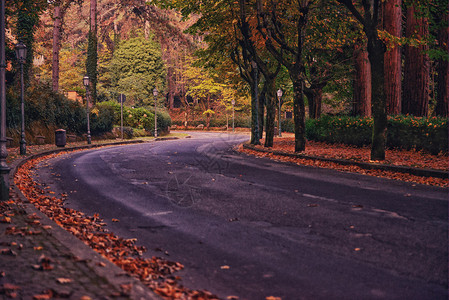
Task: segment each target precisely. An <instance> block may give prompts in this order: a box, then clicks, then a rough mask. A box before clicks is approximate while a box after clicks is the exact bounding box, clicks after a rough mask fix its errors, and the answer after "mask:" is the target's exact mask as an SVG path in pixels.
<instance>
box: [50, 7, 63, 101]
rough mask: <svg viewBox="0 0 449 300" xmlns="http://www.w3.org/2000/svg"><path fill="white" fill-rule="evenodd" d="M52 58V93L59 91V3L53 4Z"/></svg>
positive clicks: (60, 15)
mask: <svg viewBox="0 0 449 300" xmlns="http://www.w3.org/2000/svg"><path fill="white" fill-rule="evenodd" d="M53 18H54V23H53V58H52V75H51V82H52V83H51V86H52V89H53V91H55V92H57V91H58V90H59V50H60V48H61V26H62V22H61V18H62V14H61V3H60V2H58V3H56V4H55V10H54V14H53Z"/></svg>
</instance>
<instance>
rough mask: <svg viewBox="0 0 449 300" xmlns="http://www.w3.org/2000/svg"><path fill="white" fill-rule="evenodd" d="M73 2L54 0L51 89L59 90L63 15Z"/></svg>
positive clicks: (72, 0) (73, 0) (71, 0)
mask: <svg viewBox="0 0 449 300" xmlns="http://www.w3.org/2000/svg"><path fill="white" fill-rule="evenodd" d="M73 2H75V0H56V1H54V2H53V5H54V12H53V47H52V78H51V82H52V89H53V91H55V92H57V91H58V90H59V51H60V49H61V35H62V32H63V29H62V28H63V24H64V15H65V13H66V11H67V9H68V8H69V7H70V5H71V4H72V3H73Z"/></svg>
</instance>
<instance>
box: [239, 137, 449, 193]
mask: <svg viewBox="0 0 449 300" xmlns="http://www.w3.org/2000/svg"><path fill="white" fill-rule="evenodd" d="M256 148H260V149H262V148H263V147H262V146H256ZM238 150H239V151H240V152H243V153H246V154H249V155H254V156H257V157H268V158H270V159H275V160H279V161H285V162H291V163H295V164H298V165H305V166H315V167H320V168H328V169H334V170H338V171H344V172H354V173H361V174H366V175H371V176H377V177H385V178H390V179H396V180H402V181H409V182H414V183H419V184H426V185H434V186H441V187H447V186H449V180H448V179H441V178H433V177H421V176H416V175H411V174H404V173H398V172H392V171H383V170H366V169H362V168H360V167H358V166H353V165H341V164H338V163H334V162H325V161H318V160H313V159H306V158H293V157H285V156H281V155H274V154H272V153H266V152H258V151H254V150H250V149H244V148H243V147H242V146H240V147H239V149H238ZM271 150H278V151H284V152H289V153H293V152H294V138H293V137H290V136H288V137H283V138H276V139H275V140H274V145H273V147H272V148H271ZM303 154H305V155H309V156H319V157H324V158H336V159H345V160H351V161H358V162H371V161H370V159H369V158H370V148H369V147H355V146H349V145H345V144H328V143H324V142H314V141H308V143H307V148H306V151H305V152H303ZM376 163H379V162H376ZM382 163H384V164H390V165H396V166H408V167H415V168H425V169H435V170H443V171H447V170H448V168H449V166H448V157H447V154H443V153H441V154H439V155H431V154H429V153H426V152H423V151H414V150H398V149H388V150H387V151H386V159H385V161H383V162H382Z"/></svg>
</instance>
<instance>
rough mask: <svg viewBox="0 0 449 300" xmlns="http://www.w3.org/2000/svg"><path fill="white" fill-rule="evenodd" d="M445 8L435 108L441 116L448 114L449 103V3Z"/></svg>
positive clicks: (440, 41) (439, 40)
mask: <svg viewBox="0 0 449 300" xmlns="http://www.w3.org/2000/svg"><path fill="white" fill-rule="evenodd" d="M446 4H447V3H446ZM442 5H444V1H442ZM444 9H447V11H446V13H443V16H445V17H444V18H441V19H440V20H441V24H440V26H439V27H440V28H439V31H438V45H439V47H440V50H441V52H442V55H441V56H440V57H439V58H438V60H437V64H438V65H437V72H438V78H437V105H436V108H435V114H436V115H437V116H441V117H447V116H448V105H449V100H448V98H449V55H448V53H449V52H448V43H449V41H448V39H449V5H447V7H445V8H444V7H443V8H442V11H444ZM438 17H440V14H438Z"/></svg>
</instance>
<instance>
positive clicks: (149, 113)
mask: <svg viewBox="0 0 449 300" xmlns="http://www.w3.org/2000/svg"><path fill="white" fill-rule="evenodd" d="M97 107H98V108H100V110H101V109H108V110H110V111H111V112H113V115H114V116H113V120H114V124H115V125H120V113H121V112H120V111H121V107H120V104H119V103H117V102H115V101H106V102H102V103H99V104H97ZM123 125H124V126H129V127H132V128H136V129H145V130H146V131H154V110H152V109H148V108H145V107H137V108H132V107H128V106H123ZM170 125H171V118H170V115H169V114H168V113H167V112H165V111H158V112H157V126H158V131H162V132H164V131H167V130H168V127H169V126H170Z"/></svg>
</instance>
